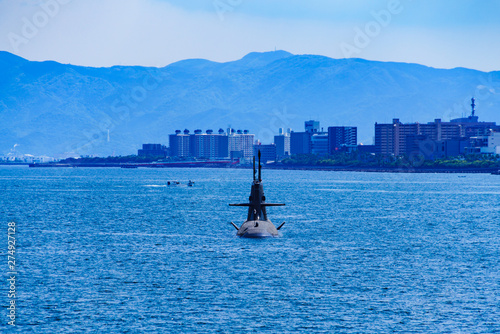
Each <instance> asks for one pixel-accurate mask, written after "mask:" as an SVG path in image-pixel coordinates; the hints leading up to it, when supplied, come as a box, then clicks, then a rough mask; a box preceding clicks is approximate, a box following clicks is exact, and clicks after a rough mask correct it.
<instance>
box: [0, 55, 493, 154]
mask: <svg viewBox="0 0 500 334" xmlns="http://www.w3.org/2000/svg"><path fill="white" fill-rule="evenodd" d="M0 75H1V77H0V155H1V154H8V153H9V152H17V153H23V154H33V155H49V156H62V155H75V154H76V155H99V156H108V155H113V154H114V155H128V154H135V153H136V152H137V149H138V148H140V147H141V144H143V143H162V144H165V145H168V135H169V134H171V133H173V132H174V131H175V130H177V129H179V130H184V129H186V128H187V129H189V130H191V132H193V131H194V130H195V129H201V130H207V129H213V130H214V131H217V130H218V129H219V128H223V129H226V128H228V127H232V128H234V129H242V130H245V129H248V130H250V132H251V133H254V134H255V135H256V139H260V140H261V141H262V142H263V143H270V142H272V141H273V135H274V134H276V133H277V132H278V128H292V130H294V131H303V129H304V121H306V120H309V119H315V120H319V121H320V122H321V127H324V129H325V131H326V129H327V127H328V126H337V125H348V126H357V127H358V141H359V142H361V143H364V144H371V143H372V141H373V132H374V123H375V122H379V123H388V122H392V119H393V118H399V119H400V120H401V121H402V122H404V123H407V122H421V123H426V122H431V121H433V120H434V119H435V118H441V119H442V120H443V121H448V120H450V119H452V118H458V117H462V116H464V115H468V114H469V113H470V99H471V97H473V96H475V97H476V104H477V113H476V114H477V115H478V116H479V117H480V120H483V121H499V115H500V94H499V93H500V71H495V72H489V73H486V72H480V71H476V70H471V69H465V68H455V69H436V68H431V67H426V66H423V65H418V64H408V63H396V62H378V61H369V60H364V59H332V58H328V57H324V56H319V55H293V54H291V53H288V52H285V51H274V52H264V53H256V52H255V53H250V54H248V55H246V56H245V57H243V58H242V59H240V60H236V61H232V62H226V63H217V62H213V61H209V60H204V59H189V60H183V61H179V62H176V63H173V64H170V65H168V66H166V67H163V68H152V67H141V66H114V67H110V68H93V67H83V66H75V65H68V64H61V63H57V62H54V61H44V62H34V61H29V60H26V59H23V58H20V57H18V56H15V55H13V54H10V53H8V52H0Z"/></svg>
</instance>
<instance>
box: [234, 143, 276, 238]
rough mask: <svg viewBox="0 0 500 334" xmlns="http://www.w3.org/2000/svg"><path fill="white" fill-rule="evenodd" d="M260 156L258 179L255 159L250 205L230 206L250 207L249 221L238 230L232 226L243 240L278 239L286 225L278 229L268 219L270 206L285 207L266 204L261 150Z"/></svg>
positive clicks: (235, 226)
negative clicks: (279, 231) (279, 232)
mask: <svg viewBox="0 0 500 334" xmlns="http://www.w3.org/2000/svg"><path fill="white" fill-rule="evenodd" d="M258 156H259V177H258V178H256V177H255V174H256V171H255V156H254V157H253V183H252V188H251V190H250V197H249V202H248V203H242V204H229V206H244V207H248V216H247V220H246V221H245V222H244V223H243V224H242V225H241V227H239V228H238V226H237V225H236V224H234V223H233V222H231V224H232V225H233V226H234V228H236V230H237V231H238V232H236V235H237V236H238V237H242V238H269V237H277V236H278V230H279V229H281V228H282V227H283V225H285V222H283V223H282V224H281V225H280V226H279V227H278V228H276V227H275V226H274V225H273V223H272V222H271V221H270V220H269V219H268V218H267V212H266V207H269V206H283V205H285V204H283V203H266V196H264V187H263V185H262V177H261V175H262V174H261V169H262V166H261V164H260V150H259V153H258Z"/></svg>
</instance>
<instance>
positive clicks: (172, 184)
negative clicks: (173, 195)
mask: <svg viewBox="0 0 500 334" xmlns="http://www.w3.org/2000/svg"><path fill="white" fill-rule="evenodd" d="M179 184H181V183H180V182H179V181H168V182H167V186H178V185H179Z"/></svg>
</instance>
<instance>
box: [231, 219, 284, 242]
mask: <svg viewBox="0 0 500 334" xmlns="http://www.w3.org/2000/svg"><path fill="white" fill-rule="evenodd" d="M236 235H237V236H239V237H242V238H273V237H277V236H278V230H277V229H276V227H275V226H274V225H273V223H271V222H270V221H269V220H247V221H246V222H244V223H243V225H241V227H240V228H239V230H238V232H236Z"/></svg>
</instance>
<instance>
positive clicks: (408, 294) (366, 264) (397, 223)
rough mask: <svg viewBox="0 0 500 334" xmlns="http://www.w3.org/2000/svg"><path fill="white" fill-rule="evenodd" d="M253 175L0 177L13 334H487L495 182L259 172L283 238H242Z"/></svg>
mask: <svg viewBox="0 0 500 334" xmlns="http://www.w3.org/2000/svg"><path fill="white" fill-rule="evenodd" d="M251 177H252V176H251V171H249V170H226V169H133V170H129V169H90V168H89V169H85V168H81V169H80V168H61V169H29V168H25V167H0V190H1V198H0V218H1V220H2V223H1V224H2V226H3V227H2V230H3V232H1V233H3V234H4V237H3V239H4V240H6V235H7V222H8V221H10V220H15V221H16V222H17V233H16V237H17V240H18V244H17V251H18V253H17V265H18V272H19V273H18V282H17V283H18V287H17V289H18V299H17V303H18V309H17V312H18V319H17V325H18V326H17V327H16V330H17V332H20V333H29V332H36V333H55V332H60V333H71V332H79V333H80V332H101V333H105V332H130V333H140V332H164V333H189V332H200V333H206V332H214V333H224V332H227V333H247V332H271V333H285V332H296V331H297V332H299V331H300V332H304V333H334V332H340V333H389V332H404V333H409V332H420V333H432V332H435V333H457V332H464V333H471V332H474V333H492V332H498V331H500V325H499V319H500V307H499V303H500V274H499V271H500V242H499V240H500V239H499V236H500V206H499V204H500V177H499V176H494V175H479V174H473V175H456V174H379V173H351V172H321V171H277V170H271V171H268V170H264V171H263V178H264V187H265V192H266V197H267V198H268V201H270V202H285V203H286V204H287V206H286V207H277V208H269V212H268V213H269V217H270V218H271V219H272V220H273V222H274V223H275V224H278V223H281V222H282V221H286V224H285V226H284V227H283V228H282V236H281V237H280V238H275V239H266V240H247V239H239V238H237V237H235V232H236V231H235V229H234V228H233V227H232V226H231V225H230V224H229V222H230V221H234V222H235V223H236V224H237V225H239V224H241V223H242V222H243V220H244V219H245V217H246V211H245V209H244V208H237V207H236V208H230V207H228V203H240V202H244V201H246V199H247V198H248V195H249V191H250V184H251ZM188 179H192V180H194V181H195V182H196V184H195V186H194V187H192V188H191V187H187V186H185V184H186V182H187V180H188ZM169 180H179V181H182V183H183V184H184V185H181V186H177V187H168V186H167V181H169ZM6 250H7V245H6V242H3V246H1V248H0V252H1V254H2V259H3V260H2V261H3V262H4V263H2V265H1V266H2V268H4V274H3V277H4V278H5V279H6V278H7V277H6V271H7V270H6V269H5V268H6V264H7V259H6ZM5 279H4V280H3V282H4V283H3V284H2V286H1V290H0V292H1V294H2V295H1V296H0V301H1V302H2V305H3V306H4V307H3V308H2V309H3V311H2V313H4V315H2V316H1V317H0V319H2V320H1V324H0V331H7V330H8V329H9V328H8V327H7V326H6V323H7V320H6V319H7V317H6V314H7V311H6V308H5V305H7V302H8V300H7V284H5V282H6V280H5Z"/></svg>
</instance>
